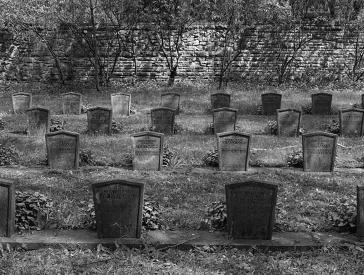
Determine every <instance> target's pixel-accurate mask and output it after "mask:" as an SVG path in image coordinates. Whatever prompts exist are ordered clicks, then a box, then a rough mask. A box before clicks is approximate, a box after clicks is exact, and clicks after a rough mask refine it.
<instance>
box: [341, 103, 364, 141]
mask: <svg viewBox="0 0 364 275" xmlns="http://www.w3.org/2000/svg"><path fill="white" fill-rule="evenodd" d="M363 122H364V109H357V108H351V109H344V110H340V132H341V135H343V136H351V137H354V136H356V137H361V136H362V135H363Z"/></svg>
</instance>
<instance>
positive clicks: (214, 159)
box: [202, 150, 219, 167]
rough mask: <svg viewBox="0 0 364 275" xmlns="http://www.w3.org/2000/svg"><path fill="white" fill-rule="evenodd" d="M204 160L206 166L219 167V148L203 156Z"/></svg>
mask: <svg viewBox="0 0 364 275" xmlns="http://www.w3.org/2000/svg"><path fill="white" fill-rule="evenodd" d="M202 162H203V163H204V164H205V165H206V166H210V167H219V153H218V151H217V150H214V151H210V152H207V154H206V155H204V156H203V158H202Z"/></svg>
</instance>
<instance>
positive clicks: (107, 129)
mask: <svg viewBox="0 0 364 275" xmlns="http://www.w3.org/2000/svg"><path fill="white" fill-rule="evenodd" d="M111 123H112V111H111V109H108V108H103V107H94V108H90V109H88V110H87V132H88V133H91V134H108V135H109V134H111Z"/></svg>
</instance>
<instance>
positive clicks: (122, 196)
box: [0, 179, 364, 240]
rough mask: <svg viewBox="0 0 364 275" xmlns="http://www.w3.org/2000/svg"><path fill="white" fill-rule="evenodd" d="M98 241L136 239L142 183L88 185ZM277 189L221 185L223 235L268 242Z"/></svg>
mask: <svg viewBox="0 0 364 275" xmlns="http://www.w3.org/2000/svg"><path fill="white" fill-rule="evenodd" d="M14 189H15V187H14V182H13V181H10V180H1V179H0V198H1V199H0V206H1V207H0V234H1V236H8V237H10V236H11V235H12V234H13V232H14V225H15V191H14ZM92 191H93V201H94V206H95V214H96V226H97V235H98V237H99V238H140V236H141V231H142V216H143V212H142V211H143V200H144V199H143V197H144V183H140V182H132V181H125V180H113V181H108V182H100V183H95V184H93V185H92ZM277 192H278V186H277V185H276V184H272V183H267V182H260V181H246V182H240V183H233V184H227V185H225V194H226V206H227V231H228V234H229V236H230V237H232V238H233V239H266V240H270V239H271V238H272V231H273V226H274V221H275V208H276V202H277ZM357 217H358V218H357V235H358V237H359V238H360V239H362V238H364V186H358V187H357Z"/></svg>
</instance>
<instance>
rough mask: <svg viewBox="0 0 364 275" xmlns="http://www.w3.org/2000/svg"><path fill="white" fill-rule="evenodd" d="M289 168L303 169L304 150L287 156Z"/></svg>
mask: <svg viewBox="0 0 364 275" xmlns="http://www.w3.org/2000/svg"><path fill="white" fill-rule="evenodd" d="M287 166H288V167H294V168H303V153H302V150H300V151H294V152H292V153H290V154H289V155H288V156H287Z"/></svg>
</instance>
